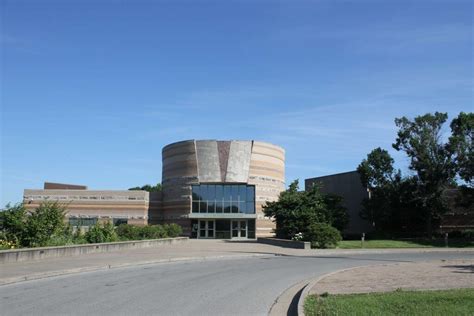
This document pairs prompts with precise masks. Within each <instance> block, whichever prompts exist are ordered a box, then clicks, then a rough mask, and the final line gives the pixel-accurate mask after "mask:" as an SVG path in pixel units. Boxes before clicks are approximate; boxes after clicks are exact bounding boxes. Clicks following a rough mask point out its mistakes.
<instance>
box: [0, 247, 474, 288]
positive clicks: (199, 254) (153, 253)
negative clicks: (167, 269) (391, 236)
mask: <svg viewBox="0 0 474 316" xmlns="http://www.w3.org/2000/svg"><path fill="white" fill-rule="evenodd" d="M433 251H436V252H439V251H441V252H443V251H449V252H452V251H460V252H468V253H474V249H444V248H438V249H430V248H422V249H354V250H338V249H327V250H315V249H313V250H304V249H290V248H282V247H278V246H272V245H267V244H261V243H257V242H255V241H225V240H189V241H188V242H186V243H182V244H177V245H169V246H161V247H156V248H142V249H132V250H124V251H118V252H109V253H97V254H88V255H81V256H70V257H62V258H49V259H43V260H36V261H29V262H18V263H6V264H1V265H0V285H2V284H9V283H15V282H19V281H24V280H32V279H39V278H44V277H49V276H56V275H62V274H70V273H77V272H83V271H94V270H103V269H110V268H117V267H124V266H131V265H139V264H151V263H160V262H170V261H183V260H209V259H213V258H214V259H215V258H224V257H225V258H231V257H242V256H273V255H283V256H328V255H354V254H374V253H377V254H379V253H399V252H400V253H401V252H403V253H407V252H433Z"/></svg>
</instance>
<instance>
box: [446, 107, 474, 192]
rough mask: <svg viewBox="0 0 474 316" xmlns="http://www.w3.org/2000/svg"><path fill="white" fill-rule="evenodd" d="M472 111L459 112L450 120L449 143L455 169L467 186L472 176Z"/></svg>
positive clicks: (473, 173) (473, 168)
mask: <svg viewBox="0 0 474 316" xmlns="http://www.w3.org/2000/svg"><path fill="white" fill-rule="evenodd" d="M473 138H474V113H464V112H461V113H459V115H458V117H456V118H455V119H453V121H452V122H451V137H450V138H449V144H450V146H451V151H452V153H453V155H454V161H455V162H456V171H457V173H458V174H459V177H460V178H461V179H462V180H464V181H465V183H466V184H467V186H468V187H471V188H472V187H473V185H474V184H473V178H474V150H473V148H474V142H473Z"/></svg>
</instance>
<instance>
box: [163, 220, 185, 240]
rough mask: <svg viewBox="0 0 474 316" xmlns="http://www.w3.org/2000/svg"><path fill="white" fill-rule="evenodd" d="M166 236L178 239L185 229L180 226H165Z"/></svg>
mask: <svg viewBox="0 0 474 316" xmlns="http://www.w3.org/2000/svg"><path fill="white" fill-rule="evenodd" d="M164 228H165V231H166V235H167V236H168V237H170V238H173V237H178V236H180V235H181V234H182V233H183V229H182V228H181V226H179V225H178V224H174V223H172V224H165V225H164Z"/></svg>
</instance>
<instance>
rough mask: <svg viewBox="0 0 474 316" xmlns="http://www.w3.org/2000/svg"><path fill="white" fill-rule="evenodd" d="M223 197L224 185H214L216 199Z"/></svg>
mask: <svg viewBox="0 0 474 316" xmlns="http://www.w3.org/2000/svg"><path fill="white" fill-rule="evenodd" d="M223 197H224V187H223V186H222V185H219V184H218V185H216V200H218V201H222V198H223Z"/></svg>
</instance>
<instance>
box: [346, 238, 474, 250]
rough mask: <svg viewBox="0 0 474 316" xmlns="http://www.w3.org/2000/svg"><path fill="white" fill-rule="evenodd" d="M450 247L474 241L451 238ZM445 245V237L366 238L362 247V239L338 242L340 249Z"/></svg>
mask: <svg viewBox="0 0 474 316" xmlns="http://www.w3.org/2000/svg"><path fill="white" fill-rule="evenodd" d="M448 246H449V247H461V248H465V247H474V241H472V240H471V241H470V240H460V239H450V240H449V242H448ZM433 247H445V243H444V239H413V240H384V239H380V240H366V241H364V246H363V247H362V244H361V241H360V240H343V241H341V242H339V243H338V245H337V248H339V249H356V248H368V249H371V248H433Z"/></svg>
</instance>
